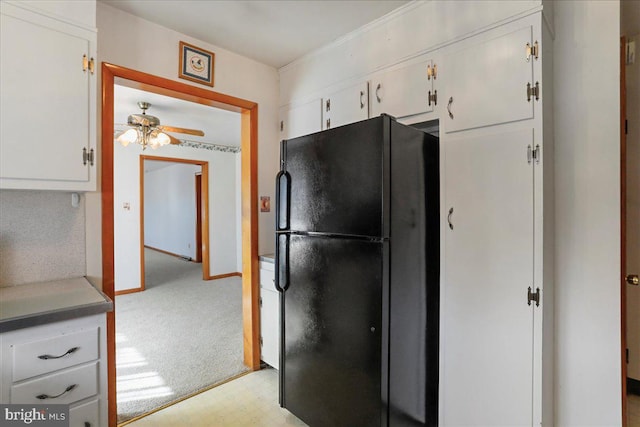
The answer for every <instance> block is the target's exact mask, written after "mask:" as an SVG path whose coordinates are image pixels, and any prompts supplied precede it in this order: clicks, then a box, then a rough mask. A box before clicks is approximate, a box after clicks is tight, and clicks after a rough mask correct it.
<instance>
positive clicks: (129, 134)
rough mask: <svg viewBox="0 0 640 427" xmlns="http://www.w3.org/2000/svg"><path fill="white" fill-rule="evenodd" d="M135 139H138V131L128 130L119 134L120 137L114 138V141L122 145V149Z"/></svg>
mask: <svg viewBox="0 0 640 427" xmlns="http://www.w3.org/2000/svg"><path fill="white" fill-rule="evenodd" d="M137 139H138V131H137V130H135V129H129V130H127V131H126V132H124V133H122V134H120V136H118V137H117V138H116V141H118V142H119V143H120V144H122V146H123V147H126V146H127V145H129V144H130V143H132V142H136V140H137Z"/></svg>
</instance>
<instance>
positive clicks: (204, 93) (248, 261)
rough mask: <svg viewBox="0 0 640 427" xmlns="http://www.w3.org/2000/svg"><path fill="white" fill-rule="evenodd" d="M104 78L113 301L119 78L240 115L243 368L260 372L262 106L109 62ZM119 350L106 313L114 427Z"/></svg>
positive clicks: (106, 260) (107, 247) (105, 243)
mask: <svg viewBox="0 0 640 427" xmlns="http://www.w3.org/2000/svg"><path fill="white" fill-rule="evenodd" d="M101 73H102V88H101V89H102V121H101V123H102V131H101V155H100V158H101V178H100V182H101V201H102V278H103V289H102V290H103V292H104V293H105V294H106V295H107V296H108V297H110V298H111V299H115V291H114V229H113V226H114V215H113V208H114V201H113V102H114V95H113V86H114V83H115V79H116V78H118V79H119V80H118V84H123V85H127V86H129V87H134V88H138V89H142V90H145V91H148V92H153V93H158V94H161V95H167V96H172V97H174V98H179V99H183V100H187V101H192V102H197V103H200V104H203V105H209V106H213V107H217V108H222V109H225V110H229V111H236V112H239V113H241V140H242V145H241V147H242V160H241V162H242V173H241V177H242V318H243V341H244V343H243V346H244V363H245V364H246V365H247V367H249V369H252V370H257V369H260V341H259V327H260V325H259V318H258V316H259V304H258V185H257V184H258V181H257V180H258V178H257V169H258V159H257V155H258V152H257V146H258V104H257V103H255V102H252V101H248V100H244V99H241V98H236V97H233V96H229V95H225V94H222V93H218V92H213V91H211V90H208V89H203V88H199V87H196V86H192V85H188V84H186V83H181V82H178V81H174V80H169V79H165V78H162V77H158V76H154V75H152V74H147V73H143V72H140V71H136V70H132V69H129V68H125V67H120V66H117V65H113V64H108V63H105V62H103V63H102V66H101ZM172 160H173V159H172ZM205 172H206V173H207V174H208V165H205V166H203V174H204V173H205ZM202 181H203V191H206V192H207V193H208V191H209V188H208V182H207V180H206V179H203V180H202ZM203 216H205V218H207V217H208V212H207V213H206V215H205V213H204V212H203ZM205 228H206V230H205ZM203 235H207V236H208V235H209V227H208V224H207V223H205V224H203ZM203 246H204V245H203ZM208 256H209V247H208V245H206V247H203V250H202V257H203V258H208ZM206 270H207V271H205V268H203V277H209V276H210V271H208V269H206ZM114 304H115V301H114ZM115 350H116V344H115V311H112V312H110V313H108V314H107V358H108V362H107V371H108V374H107V377H108V385H107V386H108V408H109V426H110V427H116V425H117V407H116V365H115V362H116V360H115Z"/></svg>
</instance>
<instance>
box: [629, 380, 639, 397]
mask: <svg viewBox="0 0 640 427" xmlns="http://www.w3.org/2000/svg"><path fill="white" fill-rule="evenodd" d="M627 393H631V394H635V395H636V396H640V380H634V379H633V378H629V377H627Z"/></svg>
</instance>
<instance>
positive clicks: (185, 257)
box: [144, 245, 195, 262]
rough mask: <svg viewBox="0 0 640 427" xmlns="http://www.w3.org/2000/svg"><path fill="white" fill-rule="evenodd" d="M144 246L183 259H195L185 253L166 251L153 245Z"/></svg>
mask: <svg viewBox="0 0 640 427" xmlns="http://www.w3.org/2000/svg"><path fill="white" fill-rule="evenodd" d="M144 247H145V248H146V249H151V250H152V251H156V252H160V253H162V254H165V255H171V256H173V257H176V258H180V259H182V260H187V261H193V258H191V257H188V256H185V255H179V254H174V253H173V252H169V251H165V250H164V249H158V248H154V247H153V246H147V245H144ZM194 262H195V261H194Z"/></svg>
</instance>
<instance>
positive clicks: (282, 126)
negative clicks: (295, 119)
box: [280, 120, 284, 132]
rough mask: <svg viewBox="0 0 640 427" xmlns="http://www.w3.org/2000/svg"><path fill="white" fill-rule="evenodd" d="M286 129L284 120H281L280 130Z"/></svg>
mask: <svg viewBox="0 0 640 427" xmlns="http://www.w3.org/2000/svg"><path fill="white" fill-rule="evenodd" d="M283 130H284V121H283V120H280V132H282V131H283Z"/></svg>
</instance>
